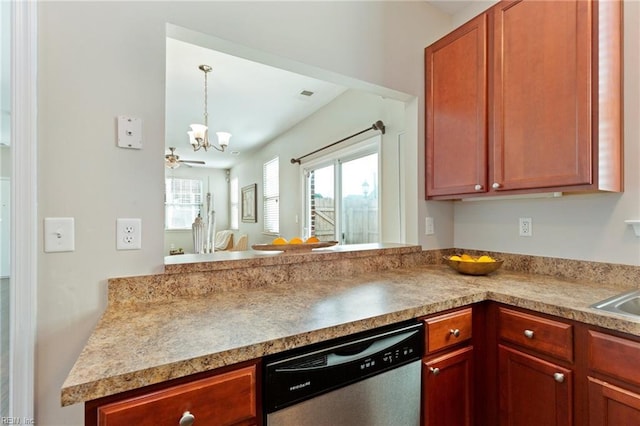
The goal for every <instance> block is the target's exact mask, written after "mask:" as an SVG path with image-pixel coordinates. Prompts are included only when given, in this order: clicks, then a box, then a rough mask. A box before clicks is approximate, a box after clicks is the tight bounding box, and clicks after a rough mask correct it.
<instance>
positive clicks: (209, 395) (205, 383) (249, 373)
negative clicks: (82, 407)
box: [98, 366, 256, 426]
mask: <svg viewBox="0 0 640 426" xmlns="http://www.w3.org/2000/svg"><path fill="white" fill-rule="evenodd" d="M187 411H188V412H189V413H191V414H192V415H193V416H194V417H195V424H206V425H211V426H213V425H236V424H238V425H245V424H246V425H249V424H254V423H255V421H256V368H255V366H249V367H245V368H241V369H238V370H235V371H231V372H228V373H223V374H219V375H217V376H214V377H208V378H206V379H200V380H196V381H194V382H191V383H186V384H183V385H178V386H174V387H171V388H167V389H163V390H160V391H157V392H153V393H150V394H148V395H143V396H140V397H134V398H130V399H125V400H122V401H118V402H114V403H111V404H106V405H103V406H101V407H99V408H98V425H99V426H112V425H149V426H162V425H167V426H169V425H171V426H174V425H177V424H179V423H180V419H181V418H182V417H183V415H184V413H185V412H187Z"/></svg>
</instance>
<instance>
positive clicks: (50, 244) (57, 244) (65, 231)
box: [44, 217, 76, 253]
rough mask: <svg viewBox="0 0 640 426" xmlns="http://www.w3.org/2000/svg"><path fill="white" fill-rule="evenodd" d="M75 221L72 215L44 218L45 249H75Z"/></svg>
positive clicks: (47, 251) (50, 251)
mask: <svg viewBox="0 0 640 426" xmlns="http://www.w3.org/2000/svg"><path fill="white" fill-rule="evenodd" d="M75 249H76V242H75V223H74V219H73V218H72V217H46V218H45V219H44V251H45V252H46V253H54V252H61V251H75Z"/></svg>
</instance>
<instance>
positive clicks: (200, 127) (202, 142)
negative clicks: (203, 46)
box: [187, 65, 231, 152]
mask: <svg viewBox="0 0 640 426" xmlns="http://www.w3.org/2000/svg"><path fill="white" fill-rule="evenodd" d="M198 69H199V70H200V71H202V72H203V73H204V124H192V125H191V131H189V132H187V134H188V135H189V143H191V146H192V147H193V150H194V151H198V150H199V149H200V148H204V150H205V151H208V150H209V148H214V149H216V150H218V151H220V152H224V150H225V148H226V147H227V146H229V139H231V133H227V132H216V135H217V137H218V144H217V145H215V144H213V143H211V141H210V140H209V113H208V111H207V109H208V102H207V91H208V84H207V83H208V81H207V75H208V74H209V73H210V72H211V70H212V68H211V67H210V66H209V65H200V66H199V67H198Z"/></svg>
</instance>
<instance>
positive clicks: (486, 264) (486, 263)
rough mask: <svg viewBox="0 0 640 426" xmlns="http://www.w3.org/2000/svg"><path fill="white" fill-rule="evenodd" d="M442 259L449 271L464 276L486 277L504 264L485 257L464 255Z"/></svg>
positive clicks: (501, 261)
mask: <svg viewBox="0 0 640 426" xmlns="http://www.w3.org/2000/svg"><path fill="white" fill-rule="evenodd" d="M443 259H444V262H445V263H446V264H447V265H449V267H450V268H451V269H453V270H455V271H458V272H460V273H461V274H466V275H488V274H490V273H492V272H494V271H497V270H498V269H499V268H500V267H501V266H502V263H503V262H504V261H503V260H500V259H494V258H493V257H491V256H487V255H482V256H471V255H468V254H466V253H465V254H454V255H453V256H445V257H444V258H443Z"/></svg>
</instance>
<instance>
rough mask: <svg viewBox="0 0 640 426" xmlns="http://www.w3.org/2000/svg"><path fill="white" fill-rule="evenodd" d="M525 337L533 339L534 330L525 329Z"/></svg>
mask: <svg viewBox="0 0 640 426" xmlns="http://www.w3.org/2000/svg"><path fill="white" fill-rule="evenodd" d="M524 337H526V338H527V339H533V330H525V331H524Z"/></svg>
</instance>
